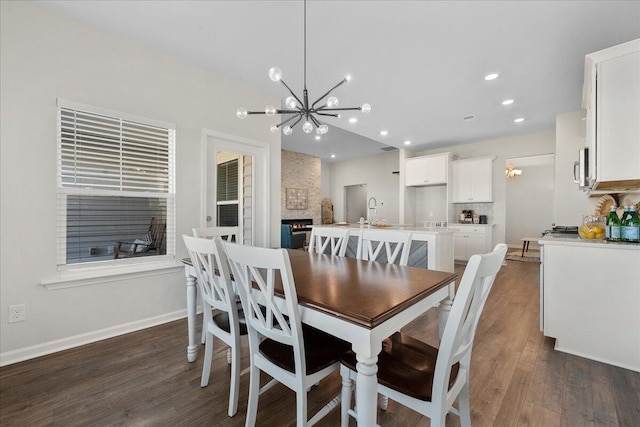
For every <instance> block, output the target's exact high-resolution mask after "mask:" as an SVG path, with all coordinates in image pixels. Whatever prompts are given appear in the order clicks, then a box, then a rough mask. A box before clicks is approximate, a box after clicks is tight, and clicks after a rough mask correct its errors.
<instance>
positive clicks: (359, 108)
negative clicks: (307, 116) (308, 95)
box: [321, 107, 362, 111]
mask: <svg viewBox="0 0 640 427" xmlns="http://www.w3.org/2000/svg"><path fill="white" fill-rule="evenodd" d="M355 110H358V111H362V107H344V108H323V109H322V110H321V111H355Z"/></svg>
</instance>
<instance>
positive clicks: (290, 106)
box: [284, 96, 298, 110]
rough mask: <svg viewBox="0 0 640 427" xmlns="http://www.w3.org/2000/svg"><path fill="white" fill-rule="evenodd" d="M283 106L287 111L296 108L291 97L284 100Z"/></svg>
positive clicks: (294, 101) (294, 100)
mask: <svg viewBox="0 0 640 427" xmlns="http://www.w3.org/2000/svg"><path fill="white" fill-rule="evenodd" d="M284 105H286V106H287V108H288V109H290V110H293V109H294V108H296V107H297V106H298V105H297V103H296V99H295V98H294V97H293V96H289V97H287V99H285V101H284Z"/></svg>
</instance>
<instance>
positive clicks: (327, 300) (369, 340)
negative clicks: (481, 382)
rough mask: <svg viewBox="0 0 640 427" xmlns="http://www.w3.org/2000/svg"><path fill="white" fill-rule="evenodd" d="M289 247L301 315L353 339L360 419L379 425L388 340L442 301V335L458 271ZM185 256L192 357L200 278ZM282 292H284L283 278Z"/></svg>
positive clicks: (364, 423) (193, 355)
mask: <svg viewBox="0 0 640 427" xmlns="http://www.w3.org/2000/svg"><path fill="white" fill-rule="evenodd" d="M287 252H288V254H289V259H290V261H291V270H292V273H293V278H294V282H295V286H296V292H297V295H298V302H299V307H300V318H301V321H302V322H303V323H305V324H308V325H310V326H313V327H315V328H317V329H320V330H322V331H325V332H327V333H329V334H331V335H334V336H336V337H338V338H341V339H343V340H345V341H347V342H349V343H350V344H351V347H352V349H353V351H354V353H355V354H356V358H357V366H356V367H357V371H358V373H357V379H356V407H357V408H358V410H357V422H358V425H361V426H375V425H376V412H377V411H376V407H377V376H376V373H377V370H378V368H377V361H378V354H379V353H380V351H381V350H382V343H383V340H384V339H386V338H387V337H389V336H391V335H392V334H393V333H395V332H397V331H399V330H400V329H401V328H403V327H404V326H406V325H407V324H409V323H410V322H411V321H413V320H415V319H416V318H417V317H419V316H421V315H422V314H424V313H425V312H426V311H428V310H429V309H430V308H432V307H434V306H436V305H439V309H438V316H439V317H438V321H439V332H440V337H442V332H443V330H444V325H445V324H446V320H447V317H448V315H449V312H450V310H451V305H452V301H453V297H454V293H455V281H456V279H457V278H458V275H457V274H455V273H451V272H444V271H437V270H428V269H424V268H419V267H406V266H400V265H395V264H388V263H380V262H373V261H365V260H359V259H354V258H347V257H340V256H332V255H324V254H314V253H308V252H305V251H301V250H287ZM183 262H184V263H185V276H186V279H187V323H188V333H189V345H188V347H187V359H188V360H189V361H190V362H192V361H195V359H196V356H197V348H198V343H197V342H196V301H197V291H196V278H195V272H194V271H193V267H192V266H191V263H190V260H189V259H185V260H183ZM276 292H280V293H282V288H281V287H279V286H278V284H276ZM283 301H284V299H283Z"/></svg>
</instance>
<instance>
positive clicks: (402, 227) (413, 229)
mask: <svg viewBox="0 0 640 427" xmlns="http://www.w3.org/2000/svg"><path fill="white" fill-rule="evenodd" d="M313 227H336V228H338V227H339V228H345V227H346V228H349V229H352V230H360V229H361V228H362V229H371V230H394V231H409V232H411V233H416V234H449V233H453V232H455V231H456V230H452V229H449V228H445V227H429V228H425V227H414V226H412V225H402V224H391V226H389V227H377V226H373V225H372V226H371V227H369V226H368V225H366V224H365V225H363V226H362V227H361V226H360V224H347V225H336V224H324V225H314V226H313Z"/></svg>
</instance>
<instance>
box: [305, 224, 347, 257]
mask: <svg viewBox="0 0 640 427" xmlns="http://www.w3.org/2000/svg"><path fill="white" fill-rule="evenodd" d="M323 239H324V241H323ZM348 243H349V229H348V228H344V227H342V228H338V227H313V228H312V229H311V237H310V238H309V252H311V253H314V252H315V253H319V254H324V253H326V251H327V248H329V247H330V248H331V252H330V253H331V255H338V256H344V254H345V252H346V251H347V244H348Z"/></svg>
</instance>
